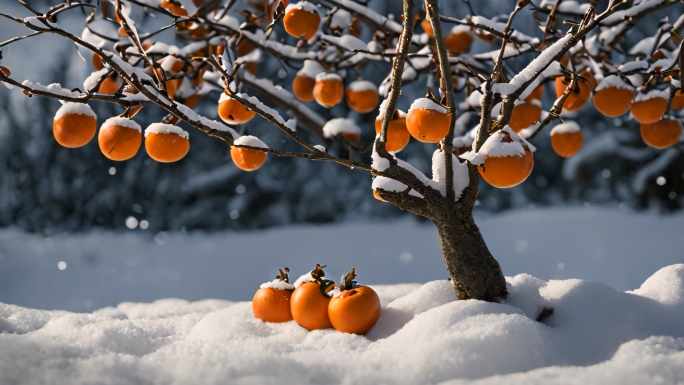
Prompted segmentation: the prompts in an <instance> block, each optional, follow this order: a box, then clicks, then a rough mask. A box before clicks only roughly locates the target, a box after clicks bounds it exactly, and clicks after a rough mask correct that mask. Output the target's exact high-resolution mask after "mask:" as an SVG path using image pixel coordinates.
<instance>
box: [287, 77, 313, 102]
mask: <svg viewBox="0 0 684 385" xmlns="http://www.w3.org/2000/svg"><path fill="white" fill-rule="evenodd" d="M315 85H316V79H313V78H310V77H308V76H304V75H297V76H295V78H294V80H292V93H293V94H294V96H295V97H297V99H299V100H301V101H303V102H313V101H314V94H313V90H314V86H315Z"/></svg>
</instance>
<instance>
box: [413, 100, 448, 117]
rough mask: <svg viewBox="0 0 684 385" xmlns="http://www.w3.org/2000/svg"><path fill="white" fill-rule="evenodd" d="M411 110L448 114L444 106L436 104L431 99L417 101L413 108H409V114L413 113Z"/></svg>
mask: <svg viewBox="0 0 684 385" xmlns="http://www.w3.org/2000/svg"><path fill="white" fill-rule="evenodd" d="M411 110H434V111H437V112H440V113H442V114H446V113H447V109H446V107H444V106H442V105H441V104H438V103H435V101H434V100H432V99H429V98H419V99H416V100H415V101H414V102H413V103H412V104H411V107H409V111H408V112H411Z"/></svg>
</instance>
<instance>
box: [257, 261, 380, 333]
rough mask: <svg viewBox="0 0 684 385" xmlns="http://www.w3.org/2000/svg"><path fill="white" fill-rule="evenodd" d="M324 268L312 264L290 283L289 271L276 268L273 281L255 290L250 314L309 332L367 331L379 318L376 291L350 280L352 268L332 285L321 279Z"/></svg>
mask: <svg viewBox="0 0 684 385" xmlns="http://www.w3.org/2000/svg"><path fill="white" fill-rule="evenodd" d="M325 267H326V266H321V265H316V268H315V269H313V270H312V271H311V272H310V273H307V274H305V275H303V276H301V277H300V278H299V279H297V281H296V282H294V284H292V283H290V281H289V272H290V270H289V269H288V268H285V271H284V272H283V270H280V274H279V275H278V276H277V277H276V279H275V280H273V281H271V282H266V283H264V284H262V285H261V287H260V288H259V290H257V292H256V294H255V295H254V298H253V299H252V313H253V314H254V316H255V317H256V318H258V319H260V320H262V321H264V322H288V321H292V320H294V321H295V322H296V323H297V324H299V325H300V326H302V327H304V328H306V329H308V330H311V331H312V330H320V329H330V328H334V329H335V330H338V331H341V332H344V333H351V334H361V335H363V334H366V333H368V331H369V330H370V329H371V328H372V327H373V325H375V323H376V322H377V320H378V318H379V317H380V308H381V306H380V298H379V297H378V295H377V293H376V292H375V291H374V290H373V289H372V288H370V287H368V286H362V285H359V284H357V283H356V281H354V278H355V277H356V270H355V269H352V270H351V271H350V272H349V273H348V274H346V275H345V276H343V277H342V278H341V279H340V283H339V284H335V282H333V281H331V280H327V279H325V272H324V271H323V268H325Z"/></svg>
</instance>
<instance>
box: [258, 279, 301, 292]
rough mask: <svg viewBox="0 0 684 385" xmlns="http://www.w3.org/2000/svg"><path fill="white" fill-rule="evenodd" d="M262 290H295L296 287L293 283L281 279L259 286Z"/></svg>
mask: <svg viewBox="0 0 684 385" xmlns="http://www.w3.org/2000/svg"><path fill="white" fill-rule="evenodd" d="M259 287H260V288H262V289H276V290H294V289H295V286H294V285H293V284H291V283H287V282H285V281H283V280H281V279H280V278H276V279H274V280H273V281H270V282H266V283H262V284H261V286H259Z"/></svg>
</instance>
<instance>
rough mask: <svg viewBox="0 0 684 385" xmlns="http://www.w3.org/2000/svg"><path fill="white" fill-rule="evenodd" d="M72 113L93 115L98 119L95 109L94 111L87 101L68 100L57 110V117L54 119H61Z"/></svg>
mask: <svg viewBox="0 0 684 385" xmlns="http://www.w3.org/2000/svg"><path fill="white" fill-rule="evenodd" d="M70 114H77V115H86V116H92V117H93V118H95V119H97V115H95V111H93V109H92V108H90V106H89V105H87V104H85V103H70V102H66V103H64V104H62V107H60V108H59V110H57V112H56V113H55V118H54V120H59V119H61V118H63V117H64V116H66V115H70Z"/></svg>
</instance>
